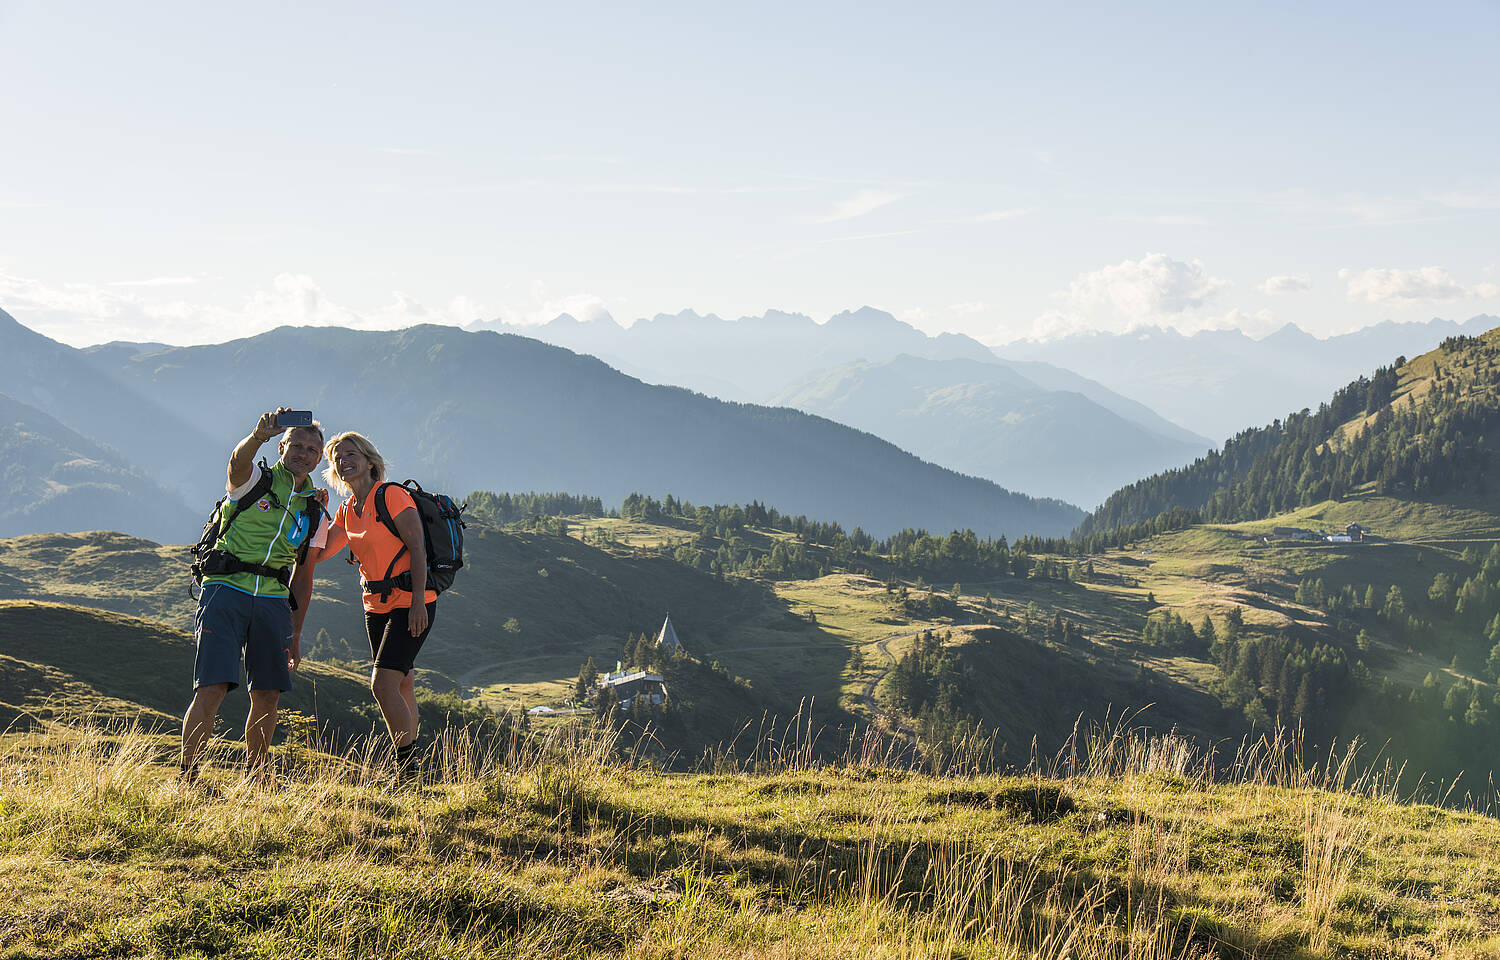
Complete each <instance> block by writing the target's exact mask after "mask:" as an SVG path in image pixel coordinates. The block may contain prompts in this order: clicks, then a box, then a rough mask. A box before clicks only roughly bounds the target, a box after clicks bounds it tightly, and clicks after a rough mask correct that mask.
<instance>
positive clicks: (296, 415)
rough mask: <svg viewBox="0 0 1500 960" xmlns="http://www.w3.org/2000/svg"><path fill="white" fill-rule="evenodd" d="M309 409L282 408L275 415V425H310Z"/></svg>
mask: <svg viewBox="0 0 1500 960" xmlns="http://www.w3.org/2000/svg"><path fill="white" fill-rule="evenodd" d="M312 422H313V421H312V411H311V410H283V411H281V412H280V413H278V414H277V415H276V426H278V427H281V428H283V429H285V428H286V427H310V426H312Z"/></svg>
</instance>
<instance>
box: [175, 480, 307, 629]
mask: <svg viewBox="0 0 1500 960" xmlns="http://www.w3.org/2000/svg"><path fill="white" fill-rule="evenodd" d="M272 482H273V478H272V476H271V468H270V467H268V466H267V465H266V461H265V458H261V461H260V476H259V477H258V478H256V481H255V485H254V486H252V487H251V488H250V489H249V490H248V491H246V493H245V495H244V496H243V497H240V498H239V500H238V501H236V502H237V503H240V504H243V505H249V504H252V503H254V502H256V501H257V500H259V499H261V498H262V497H267V498H269V499H270V500H271V503H272V505H273V506H277V507H279V506H281V503H280V501H279V500H278V499H277V497H276V494H275V493H272V492H271V483H272ZM228 502H229V495H228V494H225V495H224V496H222V497H220V498H219V500H218V502H217V503H215V504H214V508H213V510H212V511H210V512H209V514H208V522H207V523H205V524H204V525H203V534H202V536H200V537H199V538H198V543H197V544H196V545H194V546H192V547H189V548H188V552H189V553H191V554H192V555H193V562H192V565H191V566H190V567H189V568H188V569H189V570H191V571H192V574H193V583H192V585H190V586H189V587H188V595H189V596H192V595H193V587H194V586H197V587H201V586H202V585H203V578H204V577H207V576H219V575H223V574H230V573H253V574H256V575H257V576H262V577H270V578H271V579H272V580H275V581H276V582H277V583H280V584H281V585H282V586H283V587H286V588H288V589H290V588H291V585H292V570H291V568H290V567H268V566H266V565H264V564H260V563H250V562H248V561H246V560H241V559H240V558H239V557H237V556H235V555H234V554H232V553H230V552H229V551H227V550H218V549H215V547H214V544H216V543H218V542H219V538H220V537H222V536H224V535H225V534H227V533H228V532H229V528H230V527H232V526H234V521H235V518H237V517H238V516H239V515H240V514H242V513H244V512H245V506H241V507H240V508H239V509H238V510H236V511H235V512H234V513H232V514H230V516H229V519H228V520H225V519H224V504H226V503H228ZM324 512H325V511H324V509H323V505H322V504H321V503H319V502H318V501H317V500H316V499H314V498H312V497H309V498H308V499H307V506H305V507H304V508H303V513H304V514H306V516H307V537H306V538H305V539H303V541H302V546H301V548H300V549H298V551H297V562H298V563H301V562H303V561H304V560H306V559H307V548H308V545H309V544H311V543H312V539H313V534H315V533H317V532H318V522H319V521H320V520H322V519H323V514H324ZM288 599H290V600H291V603H292V609H293V610H295V609H297V598H296V597H294V596H290V595H289V596H288Z"/></svg>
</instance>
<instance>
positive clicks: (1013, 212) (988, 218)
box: [933, 207, 1036, 223]
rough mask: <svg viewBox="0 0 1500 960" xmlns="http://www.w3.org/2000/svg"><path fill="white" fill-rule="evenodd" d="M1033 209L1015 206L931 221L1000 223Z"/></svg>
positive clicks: (1030, 211)
mask: <svg viewBox="0 0 1500 960" xmlns="http://www.w3.org/2000/svg"><path fill="white" fill-rule="evenodd" d="M1035 211H1036V207H1015V208H1013V209H1010V210H991V211H989V212H988V213H980V214H975V215H974V216H972V217H946V218H944V219H942V220H934V221H933V223H1000V222H1002V221H1005V220H1014V219H1016V218H1017V217H1024V216H1026V215H1027V214H1030V213H1033V212H1035Z"/></svg>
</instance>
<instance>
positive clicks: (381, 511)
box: [370, 480, 401, 540]
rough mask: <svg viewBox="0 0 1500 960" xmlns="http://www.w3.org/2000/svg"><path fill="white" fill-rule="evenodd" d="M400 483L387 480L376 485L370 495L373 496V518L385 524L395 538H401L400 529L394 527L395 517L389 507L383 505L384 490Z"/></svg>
mask: <svg viewBox="0 0 1500 960" xmlns="http://www.w3.org/2000/svg"><path fill="white" fill-rule="evenodd" d="M399 486H401V484H399V483H396V482H395V481H394V480H387V481H385V482H383V483H381V484H380V485H378V486H377V487H376V488H375V489H374V490H373V491H371V493H370V496H372V497H374V498H375V519H377V520H379V521H380V522H381V523H383V524H385V528H386V529H387V530H389V531H390V532H391V536H393V537H395V538H396V539H398V540H399V539H400V538H401V531H400V530H397V529H396V518H395V517H392V516H391V511H390V508H389V507H387V506H386V505H385V491H386V488H387V487H399Z"/></svg>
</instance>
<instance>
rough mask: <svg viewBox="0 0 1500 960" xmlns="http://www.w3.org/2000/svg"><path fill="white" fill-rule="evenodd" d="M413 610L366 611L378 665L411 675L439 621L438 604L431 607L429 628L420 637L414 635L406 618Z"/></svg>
mask: <svg viewBox="0 0 1500 960" xmlns="http://www.w3.org/2000/svg"><path fill="white" fill-rule="evenodd" d="M410 609H411V608H410V607H397V608H396V609H394V610H392V611H391V612H390V613H370V612H369V611H365V632H366V633H368V634H369V635H370V655H371V656H372V657H374V658H375V666H377V667H382V668H384V669H386V670H400V671H401V672H402V673H411V667H412V664H413V663H416V661H417V651H418V650H421V649H422V641H424V640H426V639H427V635H428V634H429V633H431V632H432V624H433V621H435V620H437V601H436V600H434V601H432V602H431V603H429V604H428V605H427V629H426V630H423V631H422V635H421V636H420V637H414V636H412V635H411V632H410V631H409V630H408V629H407V626H406V623H407V621H406V618H407V617H409V616H410V615H411V614H410V612H409V611H410Z"/></svg>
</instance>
